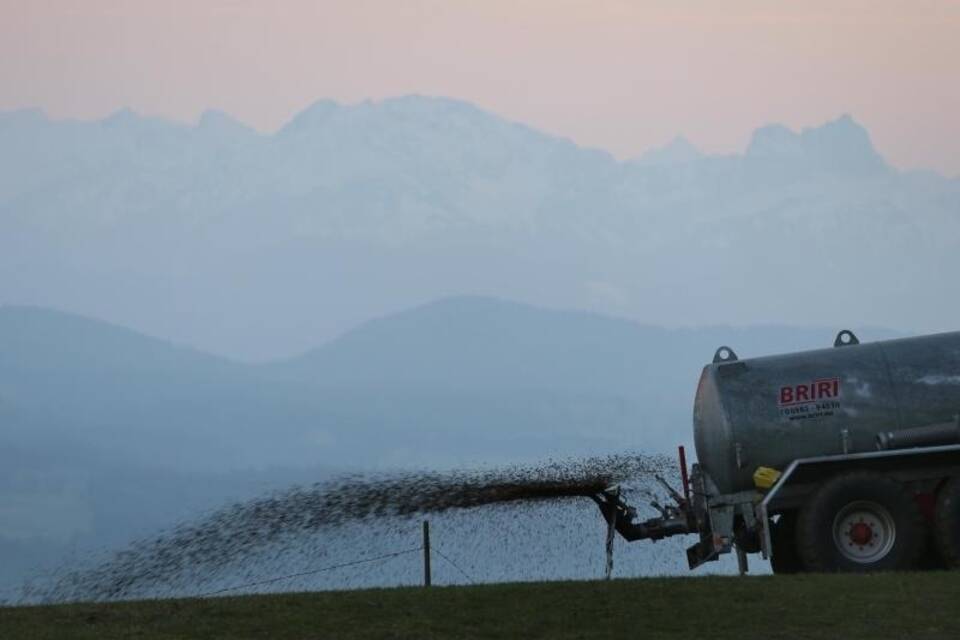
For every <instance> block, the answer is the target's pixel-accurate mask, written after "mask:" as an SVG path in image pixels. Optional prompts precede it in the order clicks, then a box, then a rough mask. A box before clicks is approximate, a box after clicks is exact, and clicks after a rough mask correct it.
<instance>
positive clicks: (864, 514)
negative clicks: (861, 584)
mask: <svg viewBox="0 0 960 640" xmlns="http://www.w3.org/2000/svg"><path fill="white" fill-rule="evenodd" d="M896 540H897V527H896V524H894V521H893V516H892V515H890V511H888V510H887V508H886V507H884V506H882V505H880V504H877V503H876V502H870V501H867V500H860V501H857V502H851V503H850V504H848V505H846V506H845V507H844V508H843V509H841V510H840V512H839V513H837V517H836V518H834V520H833V542H834V544H835V545H836V546H837V549H838V550H839V551H840V554H841V555H842V556H843V557H844V558H846V559H848V560H852V561H853V562H859V563H860V564H870V563H873V562H877V561H878V560H880V559H882V558H884V557H885V556H886V555H887V554H888V553H890V549H892V548H893V544H894V543H895V542H896Z"/></svg>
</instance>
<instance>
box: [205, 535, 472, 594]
mask: <svg viewBox="0 0 960 640" xmlns="http://www.w3.org/2000/svg"><path fill="white" fill-rule="evenodd" d="M423 551H424V546H423V545H420V546H416V547H412V548H408V549H401V550H399V551H393V552H390V553H383V554H379V555H376V556H371V557H368V558H358V559H356V560H351V561H349V562H341V563H337V564H331V565H326V566H323V567H318V568H316V569H309V570H307V571H298V572H296V573H290V574H285V575H281V576H274V577H272V578H265V579H263V580H256V581H253V582H245V583H241V584H236V585H232V586H229V587H224V588H221V589H215V590H213V591H207V592H204V593H200V594H197V597H200V598H207V597H212V596H218V595H222V594H225V593H230V592H233V591H243V590H246V589H253V588H256V587H264V586H267V585H271V584H277V583H279V582H283V581H285V580H293V579H296V578H302V577H304V576H311V575H316V574H320V573H326V572H328V571H335V570H337V569H346V568H349V567H356V566H360V565H365V564H374V563H377V562H383V561H386V560H391V559H393V558H398V557H400V556H405V555H408V554H412V553H422V552H423ZM430 555H431V556H433V557H437V558H440V559H441V560H443V561H444V562H446V563H447V564H449V565H450V566H451V567H452V568H453V569H454V570H456V571H457V573H459V574H460V575H461V576H463V577H464V578H465V579H466V581H467V582H468V583H469V584H477V581H476V580H474V579H473V577H471V576H470V574H469V573H467V572H466V571H465V570H464V569H463V568H462V567H461V566H460V565H459V564H457V563H456V562H454V561H453V559H451V558H450V557H449V556H448V555H447V554H445V553H443V552H442V551H440V549H438V548H436V547H430Z"/></svg>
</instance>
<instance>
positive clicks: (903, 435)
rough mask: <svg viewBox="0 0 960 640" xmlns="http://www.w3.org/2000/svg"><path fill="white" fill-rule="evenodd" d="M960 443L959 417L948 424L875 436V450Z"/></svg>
mask: <svg viewBox="0 0 960 640" xmlns="http://www.w3.org/2000/svg"><path fill="white" fill-rule="evenodd" d="M958 442H960V417H958V418H957V419H954V420H952V421H950V422H941V423H938V424H930V425H926V426H923V427H914V428H912V429H900V430H899V431H881V432H880V433H878V434H877V449H879V450H881V451H883V450H887V449H908V448H910V447H932V446H935V445H941V444H957V443H958Z"/></svg>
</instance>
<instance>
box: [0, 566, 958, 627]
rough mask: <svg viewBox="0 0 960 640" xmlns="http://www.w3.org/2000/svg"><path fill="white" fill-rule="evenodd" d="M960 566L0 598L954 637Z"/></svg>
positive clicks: (270, 620)
mask: <svg viewBox="0 0 960 640" xmlns="http://www.w3.org/2000/svg"><path fill="white" fill-rule="evenodd" d="M958 604H960V573H945V572H938V573H926V574H899V575H896V574H887V575H875V576H851V575H840V576H827V575H820V576H817V575H807V576H777V577H773V576H764V577H749V578H736V577H706V578H644V579H637V580H615V581H613V582H557V583H527V584H524V583H519V584H503V585H482V586H475V587H433V588H431V589H423V588H402V589H378V590H365V591H340V592H323V593H300V594H287V595H269V596H244V597H231V598H209V599H202V600H156V601H143V602H128V603H117V604H74V605H59V606H42V607H18V608H0V638H2V639H3V640H21V639H24V640H27V639H33V638H38V639H39V638H57V639H61V638H78V639H84V638H90V639H97V640H105V639H112V638H125V639H126V638H141V639H154V638H156V639H161V638H162V639H173V638H178V639H179V638H223V639H231V640H235V639H240V638H271V639H274V638H276V639H288V638H289V639H297V640H319V639H325V638H348V639H349V638H704V639H709V638H738V639H743V638H831V639H834V638H871V639H875V638H911V640H914V639H920V638H960V611H958Z"/></svg>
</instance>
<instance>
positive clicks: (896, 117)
mask: <svg viewBox="0 0 960 640" xmlns="http://www.w3.org/2000/svg"><path fill="white" fill-rule="evenodd" d="M958 34H960V0H958V1H952V0H942V1H939V2H930V1H924V0H912V1H909V2H908V1H899V0H897V1H893V0H891V1H884V0H874V1H866V0H864V1H849V0H832V1H821V0H808V1H806V2H797V3H776V2H769V1H759V0H726V1H724V2H719V1H716V2H714V1H710V2H707V1H702V2H698V1H695V0H673V1H666V0H664V1H645V0H590V1H582V2H573V1H570V0H481V1H478V2H473V1H467V0H459V1H458V0H407V1H399V0H382V1H373V0H348V1H343V2H320V1H313V2H310V1H306V0H285V1H284V0H278V1H274V2H252V1H245V0H235V1H226V0H217V1H214V0H207V1H204V0H190V1H183V0H165V1H164V2H145V1H132V0H131V1H125V2H122V1H117V0H84V1H83V2H75V1H73V0H60V1H50V0H0V110H11V109H17V108H23V107H32V106H36V107H41V108H42V109H44V110H45V111H46V112H47V113H48V114H50V115H51V116H53V117H72V118H81V119H95V118H101V117H104V116H106V115H108V114H110V113H112V112H114V111H116V110H118V109H120V108H123V107H130V108H132V109H134V110H135V111H137V112H139V113H143V114H146V115H157V116H163V117H168V118H171V119H176V120H182V121H195V120H196V119H197V118H198V117H199V115H200V113H201V112H202V111H203V110H205V109H207V108H217V109H221V110H223V111H226V112H228V113H230V114H232V115H233V116H235V117H237V118H238V119H240V120H242V121H244V122H246V123H248V124H250V125H252V126H254V127H256V128H257V129H260V130H262V131H272V130H275V129H277V128H278V127H280V126H281V125H282V124H283V123H284V122H286V121H287V120H289V119H290V118H291V117H292V116H293V115H294V114H295V113H296V112H298V111H300V110H301V109H303V108H305V107H306V106H308V105H309V104H311V103H312V102H313V101H315V100H317V99H334V100H337V101H340V102H344V103H355V102H359V101H363V100H368V99H373V100H377V99H382V98H385V97H390V96H396V95H404V94H411V93H416V94H424V95H436V96H449V97H454V98H459V99H463V100H467V101H470V102H473V103H475V104H477V105H478V106H480V107H483V108H485V109H489V110H491V111H493V112H495V113H498V114H500V115H502V116H505V117H507V118H510V119H513V120H517V121H521V122H524V123H526V124H529V125H531V126H533V127H536V128H538V129H541V130H544V131H547V132H549V133H553V134H557V135H562V136H565V137H568V138H571V139H572V140H574V141H575V142H577V143H579V144H581V145H586V146H594V147H600V148H604V149H607V150H609V151H611V152H612V153H614V154H615V155H616V156H618V157H631V156H636V155H639V154H640V153H642V152H644V151H646V150H648V149H650V148H652V147H656V146H661V145H663V144H665V143H667V142H669V141H670V140H671V139H672V138H673V137H674V136H676V135H678V134H682V135H684V136H685V137H687V138H688V139H689V140H690V141H692V142H693V143H694V144H696V145H697V146H699V147H700V148H701V149H703V150H704V151H707V152H711V153H727V152H736V151H741V150H742V149H743V148H745V146H746V144H747V143H748V141H749V137H750V134H751V132H752V131H753V130H754V129H755V128H757V127H759V126H762V125H765V124H769V123H772V122H780V123H783V124H786V125H788V126H790V127H792V128H795V129H799V128H802V127H804V126H813V125H817V124H820V123H822V122H824V121H826V120H829V119H833V118H835V117H837V116H839V115H841V114H844V113H849V114H851V115H853V116H854V117H855V118H856V119H857V120H858V121H859V122H861V123H862V124H863V125H864V126H866V127H867V129H868V130H869V131H870V132H871V135H872V137H873V140H874V143H875V144H876V146H877V148H878V149H879V151H880V152H881V153H882V154H883V155H884V156H885V157H886V158H887V159H888V160H889V161H890V162H891V163H893V164H894V165H896V166H898V167H901V168H930V169H935V170H938V171H940V172H942V173H944V174H946V175H951V176H953V175H960V117H958V115H957V114H960V37H958Z"/></svg>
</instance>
